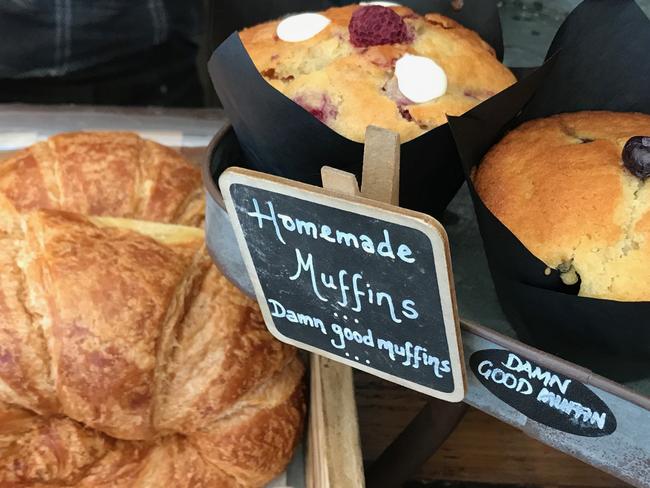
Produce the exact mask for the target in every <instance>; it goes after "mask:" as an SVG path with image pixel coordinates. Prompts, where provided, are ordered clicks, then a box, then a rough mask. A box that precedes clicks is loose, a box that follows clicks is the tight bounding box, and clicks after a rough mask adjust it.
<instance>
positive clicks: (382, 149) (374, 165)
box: [361, 125, 400, 205]
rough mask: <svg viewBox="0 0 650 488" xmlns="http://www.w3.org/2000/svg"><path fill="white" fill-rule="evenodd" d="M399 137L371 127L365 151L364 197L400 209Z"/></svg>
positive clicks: (367, 134) (394, 133) (387, 131)
mask: <svg viewBox="0 0 650 488" xmlns="http://www.w3.org/2000/svg"><path fill="white" fill-rule="evenodd" d="M399 165H400V160H399V134H397V133H396V132H392V131H389V130H386V129H382V128H380V127H374V126H372V125H371V126H369V127H368V129H367V130H366V145H365V146H364V148H363V175H362V178H361V185H362V186H361V194H362V195H363V196H364V197H366V198H370V199H372V200H377V201H379V202H384V203H390V204H391V205H399Z"/></svg>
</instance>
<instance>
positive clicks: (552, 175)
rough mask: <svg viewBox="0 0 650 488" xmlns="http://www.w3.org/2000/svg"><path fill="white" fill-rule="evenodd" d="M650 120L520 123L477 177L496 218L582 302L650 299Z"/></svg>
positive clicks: (617, 117)
mask: <svg viewBox="0 0 650 488" xmlns="http://www.w3.org/2000/svg"><path fill="white" fill-rule="evenodd" d="M644 135H650V116H648V115H645V114H639V113H615V112H604V111H603V112H577V113H567V114H560V115H555V116H552V117H548V118H543V119H538V120H533V121H530V122H527V123H524V124H522V125H521V126H519V127H518V128H517V129H515V130H513V131H511V132H510V133H509V134H507V135H506V136H505V137H504V138H503V139H502V140H501V141H500V142H499V143H498V144H497V145H495V146H494V147H493V148H492V149H491V150H490V151H489V152H488V153H487V154H486V156H485V157H484V159H483V161H482V162H481V164H480V166H479V167H478V169H477V170H476V172H475V174H474V175H473V182H474V186H475V188H476V191H477V192H478V194H479V195H480V196H481V198H482V200H483V202H484V203H485V204H486V206H487V207H488V208H489V209H490V211H491V212H492V213H493V214H494V215H495V216H496V217H497V218H498V219H499V220H500V221H501V222H502V223H503V224H504V225H505V226H506V227H507V228H508V229H509V230H510V231H511V232H512V233H513V234H514V235H515V236H516V237H517V238H518V239H519V240H520V241H521V242H522V244H523V245H524V246H525V247H526V248H527V249H528V250H529V251H530V252H531V253H532V254H534V255H535V256H536V257H537V258H539V259H540V260H542V261H543V262H544V263H546V265H547V266H548V267H549V268H554V269H557V270H559V271H560V272H561V273H562V279H563V281H564V282H565V283H567V284H576V283H579V294H580V295H581V296H586V297H592V298H604V299H611V300H618V301H648V300H650V272H649V271H648V269H650V268H649V266H650V187H648V186H647V185H646V184H645V178H646V177H647V176H648V174H649V173H650V138H646V137H639V136H644Z"/></svg>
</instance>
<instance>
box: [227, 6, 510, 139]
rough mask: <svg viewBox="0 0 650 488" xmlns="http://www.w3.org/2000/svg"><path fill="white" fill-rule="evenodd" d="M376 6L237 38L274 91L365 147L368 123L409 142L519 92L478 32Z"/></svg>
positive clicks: (270, 25) (295, 20) (295, 19)
mask: <svg viewBox="0 0 650 488" xmlns="http://www.w3.org/2000/svg"><path fill="white" fill-rule="evenodd" d="M378 3H382V5H377V4H373V5H349V6H345V7H337V8H331V9H328V10H325V11H323V12H321V13H307V14H298V15H291V16H289V17H286V18H284V19H281V20H276V21H273V22H267V23H265V24H261V25H258V26H255V27H252V28H249V29H245V30H244V31H242V32H241V33H240V37H241V40H242V42H243V44H244V47H245V48H246V49H247V51H248V53H249V55H250V57H251V59H252V60H253V63H254V64H255V66H256V68H257V69H258V71H259V72H260V73H261V75H262V76H263V77H264V79H266V80H267V81H268V82H269V83H270V84H271V85H272V86H273V87H275V88H276V89H277V90H279V91H280V92H282V93H283V94H284V95H286V96H287V97H289V98H291V99H292V100H294V101H295V102H296V103H298V104H299V105H301V106H302V107H303V108H304V109H305V110H307V111H309V112H310V113H312V114H313V115H314V116H315V117H317V118H318V119H319V120H321V121H322V122H323V123H325V124H327V125H328V126H329V127H331V128H332V129H333V130H334V131H336V132H338V133H339V134H341V135H343V136H345V137H347V138H348V139H351V140H354V141H359V142H361V141H363V139H364V134H365V130H366V127H367V126H368V125H370V124H374V125H378V126H381V127H385V128H387V129H391V130H394V131H396V132H398V133H399V134H400V135H401V139H402V142H405V141H408V140H410V139H413V138H415V137H417V136H419V135H421V134H423V133H424V132H426V131H428V130H430V129H433V128H434V127H437V126H439V125H442V124H444V123H446V121H447V119H446V115H447V114H450V115H460V114H462V113H464V112H466V111H467V110H469V109H471V108H472V107H474V106H475V105H477V104H478V103H480V102H482V101H483V100H485V99H487V98H489V97H490V96H492V95H494V94H496V93H497V92H499V91H501V90H503V89H504V88H506V87H508V86H509V85H511V84H512V83H514V81H515V78H514V76H513V75H512V73H511V72H510V71H509V70H508V69H507V68H506V67H505V66H503V65H502V64H501V63H500V62H499V61H498V60H497V58H496V57H495V54H494V51H493V49H492V48H491V47H490V46H489V45H488V44H487V43H486V42H484V41H483V40H482V39H481V38H480V37H479V36H478V35H477V34H476V33H475V32H473V31H471V30H468V29H466V28H464V27H462V26H461V25H459V24H458V23H456V22H455V21H453V20H451V19H449V18H447V17H444V16H442V15H438V14H427V15H425V16H421V15H418V14H416V13H415V12H413V11H412V10H411V9H409V8H406V7H402V6H398V5H394V6H386V3H385V2H378Z"/></svg>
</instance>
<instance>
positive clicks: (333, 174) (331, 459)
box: [307, 166, 365, 488]
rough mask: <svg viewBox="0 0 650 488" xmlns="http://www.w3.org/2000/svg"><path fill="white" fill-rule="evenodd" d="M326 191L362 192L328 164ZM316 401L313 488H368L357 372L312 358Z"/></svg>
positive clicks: (310, 467)
mask: <svg viewBox="0 0 650 488" xmlns="http://www.w3.org/2000/svg"><path fill="white" fill-rule="evenodd" d="M321 177H322V180H323V187H324V188H327V189H328V190H331V191H333V192H336V193H340V194H342V195H347V196H357V195H358V194H359V184H358V183H357V179H356V178H355V176H354V175H352V174H350V173H346V172H345V171H340V170H337V169H334V168H330V167H328V166H324V167H323V169H322V170H321ZM310 390H311V399H310V401H311V403H310V420H309V438H308V441H307V459H308V463H307V486H308V487H309V488H338V487H346V488H347V487H350V488H363V487H364V486H365V482H364V476H363V458H362V456H361V441H360V439H359V421H358V417H357V406H356V401H355V397H354V381H353V379H352V369H351V368H350V367H348V366H345V365H343V364H339V363H337V362H335V361H331V360H329V359H326V358H323V357H321V356H318V355H316V354H312V355H311V385H310Z"/></svg>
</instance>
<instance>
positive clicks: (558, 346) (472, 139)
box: [449, 0, 650, 380]
mask: <svg viewBox="0 0 650 488" xmlns="http://www.w3.org/2000/svg"><path fill="white" fill-rule="evenodd" d="M649 47H650V21H649V20H648V18H647V17H646V16H645V14H644V13H643V11H641V9H640V8H639V7H638V5H637V4H636V3H635V2H634V1H632V0H586V1H585V2H583V3H582V4H580V5H579V6H578V7H577V8H576V9H575V10H574V11H573V12H572V13H571V14H570V15H569V17H568V18H567V19H566V21H565V22H564V23H563V25H562V26H561V28H560V29H559V31H558V32H557V34H556V36H555V39H554V41H553V43H552V45H551V47H550V49H549V53H548V55H547V61H546V63H545V64H544V65H543V66H542V67H541V68H540V69H538V70H537V71H535V72H534V73H533V74H532V75H530V76H529V77H528V78H526V79H524V80H522V81H520V82H518V83H517V84H515V85H513V86H512V87H510V88H508V89H507V90H505V91H503V92H501V93H500V94H498V95H496V96H495V97H493V98H491V99H490V100H488V101H486V102H484V103H483V104H481V105H480V106H478V107H477V108H475V109H474V110H472V111H471V112H468V113H467V114H465V115H463V116H460V117H450V118H449V125H450V127H451V131H452V133H453V135H454V138H455V140H456V144H457V147H458V151H459V155H460V158H461V162H462V165H463V170H464V172H465V177H466V179H467V183H468V185H469V188H470V192H471V195H472V198H473V201H474V207H475V210H476V216H477V220H478V223H479V227H480V231H481V235H482V237H483V241H484V245H485V251H486V254H487V257H488V262H489V265H490V270H491V273H492V276H493V279H494V283H495V287H496V290H497V294H498V296H499V300H500V303H501V305H502V308H503V310H504V312H505V313H506V315H507V317H508V319H509V320H510V322H511V323H512V324H513V326H514V327H515V329H516V330H517V332H518V334H519V335H520V338H522V339H523V340H525V341H528V342H532V343H533V344H534V345H536V346H539V347H542V348H543V349H545V350H546V351H548V352H551V353H555V354H558V355H560V356H562V357H564V358H566V359H569V360H572V361H575V362H578V363H580V364H582V365H583V366H586V367H588V368H590V369H592V370H594V371H595V372H598V373H601V374H604V375H607V376H609V377H611V378H614V379H618V380H627V379H634V378H637V377H643V376H647V375H648V373H650V302H618V301H613V300H604V299H594V298H586V297H580V296H577V292H578V290H579V285H577V286H575V285H574V286H566V285H564V284H563V283H562V281H561V279H560V276H559V273H558V272H557V271H555V270H554V271H552V272H551V274H550V275H547V274H545V272H544V271H545V270H546V265H545V264H544V263H543V262H542V261H540V260H539V259H537V258H536V257H535V256H533V255H532V254H531V253H530V252H529V251H528V250H527V249H526V248H525V247H524V245H523V244H522V243H521V242H520V241H519V240H518V239H517V238H516V237H515V236H514V235H513V234H512V233H511V232H510V231H509V230H508V229H507V228H506V227H505V226H504V225H503V224H502V223H501V222H500V221H499V220H498V219H497V218H496V217H495V216H494V215H493V214H492V213H491V212H490V210H488V209H487V207H486V206H485V205H484V204H483V202H482V200H481V198H480V197H479V196H478V195H477V193H476V191H475V189H474V187H473V185H472V180H471V175H472V170H473V168H475V167H476V166H477V165H478V164H480V162H481V160H482V158H483V156H484V155H485V154H486V153H487V151H488V149H489V148H490V147H491V146H493V145H494V144H495V143H497V142H498V141H499V140H500V139H501V137H502V136H503V135H504V134H505V133H506V132H507V131H508V130H510V129H512V128H514V127H516V126H518V125H519V124H521V123H522V122H524V121H526V120H530V119H535V118H539V117H546V116H549V115H553V114H557V113H562V112H575V111H580V110H612V111H622V112H643V113H647V114H650V50H649ZM639 135H645V134H639ZM567 184H572V185H588V184H589V181H581V182H580V181H574V182H569V183H567ZM535 211H536V209H535V208H531V209H530V212H531V218H539V217H538V216H535V215H534V213H535ZM545 218H550V219H552V218H553V216H552V215H548V216H545ZM646 272H649V273H650V269H648V270H646Z"/></svg>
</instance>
